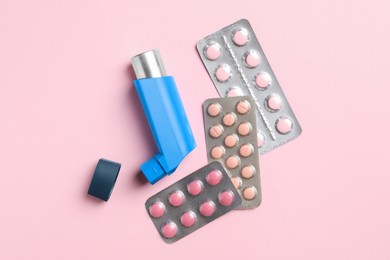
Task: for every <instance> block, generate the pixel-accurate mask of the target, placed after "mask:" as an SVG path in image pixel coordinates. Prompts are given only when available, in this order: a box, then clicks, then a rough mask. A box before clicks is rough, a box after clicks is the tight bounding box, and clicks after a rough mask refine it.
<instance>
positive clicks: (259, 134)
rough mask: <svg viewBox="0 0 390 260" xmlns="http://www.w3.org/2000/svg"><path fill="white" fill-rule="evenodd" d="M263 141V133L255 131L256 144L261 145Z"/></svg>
mask: <svg viewBox="0 0 390 260" xmlns="http://www.w3.org/2000/svg"><path fill="white" fill-rule="evenodd" d="M264 143H265V138H264V135H263V133H261V132H258V133H257V145H258V147H259V148H260V147H263V145H264Z"/></svg>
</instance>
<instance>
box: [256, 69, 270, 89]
mask: <svg viewBox="0 0 390 260" xmlns="http://www.w3.org/2000/svg"><path fill="white" fill-rule="evenodd" d="M271 83H272V79H271V76H270V75H269V74H268V73H266V72H261V73H259V74H257V75H256V77H255V85H256V87H257V88H259V89H261V90H265V89H267V88H268V87H269V86H270V85H271Z"/></svg>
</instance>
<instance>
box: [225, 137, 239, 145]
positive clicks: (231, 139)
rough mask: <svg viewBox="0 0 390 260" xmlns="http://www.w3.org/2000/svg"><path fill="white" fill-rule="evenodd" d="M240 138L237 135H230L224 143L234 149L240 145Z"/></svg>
mask: <svg viewBox="0 0 390 260" xmlns="http://www.w3.org/2000/svg"><path fill="white" fill-rule="evenodd" d="M238 140H239V139H238V136H237V135H236V134H230V135H227V136H226V137H225V140H224V143H225V146H227V147H229V148H231V147H234V146H235V145H236V144H237V143H238Z"/></svg>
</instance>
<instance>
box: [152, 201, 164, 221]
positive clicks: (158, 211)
mask: <svg viewBox="0 0 390 260" xmlns="http://www.w3.org/2000/svg"><path fill="white" fill-rule="evenodd" d="M149 213H150V215H151V216H152V217H154V218H160V217H161V216H162V215H164V213H165V206H164V204H163V203H162V202H156V203H153V205H151V206H150V207H149Z"/></svg>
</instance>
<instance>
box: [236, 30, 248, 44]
mask: <svg viewBox="0 0 390 260" xmlns="http://www.w3.org/2000/svg"><path fill="white" fill-rule="evenodd" d="M248 41H249V32H248V30H247V29H245V28H240V29H238V30H236V31H235V32H234V33H233V42H234V44H236V45H238V46H243V45H245V44H246V43H247V42H248Z"/></svg>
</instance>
